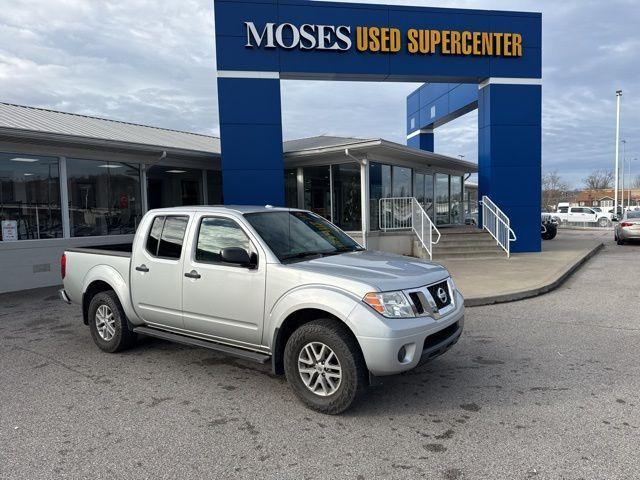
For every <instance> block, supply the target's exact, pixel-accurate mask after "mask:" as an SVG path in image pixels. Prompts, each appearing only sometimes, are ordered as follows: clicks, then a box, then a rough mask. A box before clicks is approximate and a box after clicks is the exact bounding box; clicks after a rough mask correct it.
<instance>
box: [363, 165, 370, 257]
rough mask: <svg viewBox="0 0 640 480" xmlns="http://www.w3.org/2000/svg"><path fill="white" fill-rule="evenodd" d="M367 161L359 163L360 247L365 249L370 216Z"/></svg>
mask: <svg viewBox="0 0 640 480" xmlns="http://www.w3.org/2000/svg"><path fill="white" fill-rule="evenodd" d="M369 195H370V191H369V161H368V160H367V159H366V158H365V159H363V160H362V161H361V162H360V202H361V206H360V212H361V217H362V246H363V247H364V248H367V235H368V234H369V228H370V227H369V219H370V216H371V212H370V211H369V210H370V203H371V202H370V201H369Z"/></svg>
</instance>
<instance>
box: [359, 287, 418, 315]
mask: <svg viewBox="0 0 640 480" xmlns="http://www.w3.org/2000/svg"><path fill="white" fill-rule="evenodd" d="M362 300H363V301H364V303H366V304H367V305H369V306H370V307H371V308H373V309H374V310H375V311H376V312H378V313H379V314H380V315H383V316H385V317H388V318H410V317H415V314H414V313H413V308H411V304H410V303H409V300H408V299H407V297H406V295H405V294H404V293H402V292H381V293H367V294H366V295H365V296H364V298H363V299H362Z"/></svg>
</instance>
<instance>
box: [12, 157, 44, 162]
mask: <svg viewBox="0 0 640 480" xmlns="http://www.w3.org/2000/svg"><path fill="white" fill-rule="evenodd" d="M11 161H12V162H22V163H35V162H37V161H38V159H37V158H22V157H16V158H12V159H11Z"/></svg>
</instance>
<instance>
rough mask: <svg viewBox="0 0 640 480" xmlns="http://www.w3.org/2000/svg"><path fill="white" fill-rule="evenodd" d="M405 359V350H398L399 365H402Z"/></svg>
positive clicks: (403, 348) (402, 348)
mask: <svg viewBox="0 0 640 480" xmlns="http://www.w3.org/2000/svg"><path fill="white" fill-rule="evenodd" d="M406 357H407V348H406V347H401V348H400V350H398V361H399V362H400V363H404V359H405V358H406Z"/></svg>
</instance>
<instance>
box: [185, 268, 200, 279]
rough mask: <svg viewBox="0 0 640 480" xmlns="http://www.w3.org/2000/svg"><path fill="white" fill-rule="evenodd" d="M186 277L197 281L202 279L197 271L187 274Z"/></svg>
mask: <svg viewBox="0 0 640 480" xmlns="http://www.w3.org/2000/svg"><path fill="white" fill-rule="evenodd" d="M184 276H185V277H187V278H194V279H196V280H197V279H199V278H202V275H200V274H199V273H198V272H196V271H195V270H191V271H190V272H189V273H185V274H184Z"/></svg>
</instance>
